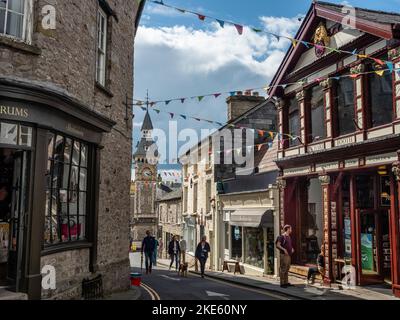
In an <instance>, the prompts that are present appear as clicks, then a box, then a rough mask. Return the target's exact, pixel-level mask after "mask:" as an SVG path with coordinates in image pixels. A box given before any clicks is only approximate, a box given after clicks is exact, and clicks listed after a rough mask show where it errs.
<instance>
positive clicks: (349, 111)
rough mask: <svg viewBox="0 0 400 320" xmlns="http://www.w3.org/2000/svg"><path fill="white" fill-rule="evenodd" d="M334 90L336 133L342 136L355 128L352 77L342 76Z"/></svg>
mask: <svg viewBox="0 0 400 320" xmlns="http://www.w3.org/2000/svg"><path fill="white" fill-rule="evenodd" d="M336 92H337V96H336V104H337V120H338V121H337V122H338V135H339V136H342V135H345V134H349V133H352V132H354V131H355V130H356V126H355V111H354V94H355V93H354V81H353V79H351V78H348V77H344V78H341V79H340V80H338V82H337V87H336Z"/></svg>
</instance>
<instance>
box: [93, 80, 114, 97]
mask: <svg viewBox="0 0 400 320" xmlns="http://www.w3.org/2000/svg"><path fill="white" fill-rule="evenodd" d="M96 88H97V89H99V90H100V91H102V92H103V93H105V94H106V95H107V96H109V97H110V98H113V97H114V94H113V93H112V92H111V91H110V90H109V89H107V88H106V87H105V86H103V85H102V84H100V83H98V82H97V81H96Z"/></svg>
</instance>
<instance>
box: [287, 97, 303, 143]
mask: <svg viewBox="0 0 400 320" xmlns="http://www.w3.org/2000/svg"><path fill="white" fill-rule="evenodd" d="M288 133H289V135H290V136H291V137H293V138H290V139H289V147H294V146H297V145H299V143H300V141H299V139H298V138H296V137H299V136H300V112H299V103H298V101H297V99H296V97H294V98H292V99H290V102H289V132H288Z"/></svg>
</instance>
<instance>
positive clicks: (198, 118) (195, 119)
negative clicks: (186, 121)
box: [193, 118, 201, 121]
mask: <svg viewBox="0 0 400 320" xmlns="http://www.w3.org/2000/svg"><path fill="white" fill-rule="evenodd" d="M193 119H195V120H197V121H201V119H199V118H193Z"/></svg>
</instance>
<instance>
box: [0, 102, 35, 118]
mask: <svg viewBox="0 0 400 320" xmlns="http://www.w3.org/2000/svg"><path fill="white" fill-rule="evenodd" d="M0 115H4V116H13V117H20V118H28V117H29V110H28V109H26V108H20V107H10V106H1V105H0Z"/></svg>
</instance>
